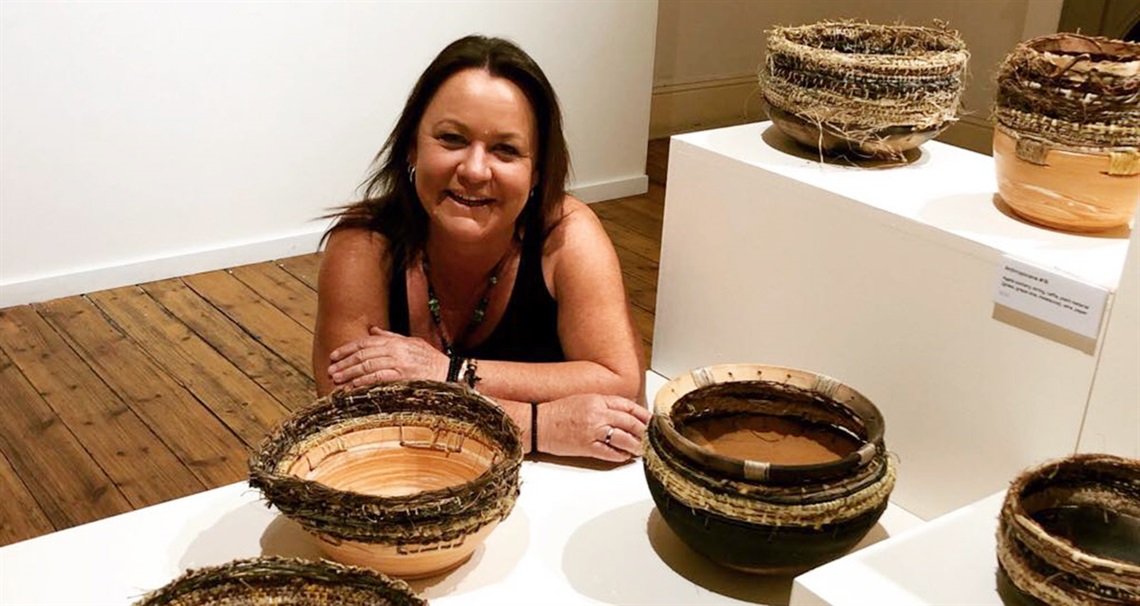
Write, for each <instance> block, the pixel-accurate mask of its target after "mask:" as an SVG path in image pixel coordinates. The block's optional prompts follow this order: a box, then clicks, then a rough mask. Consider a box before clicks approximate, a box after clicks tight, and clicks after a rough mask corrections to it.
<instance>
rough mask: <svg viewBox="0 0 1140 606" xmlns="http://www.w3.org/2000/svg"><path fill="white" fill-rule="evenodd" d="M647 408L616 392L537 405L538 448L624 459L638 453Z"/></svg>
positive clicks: (583, 395) (608, 459) (621, 460)
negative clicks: (612, 394) (610, 394)
mask: <svg viewBox="0 0 1140 606" xmlns="http://www.w3.org/2000/svg"><path fill="white" fill-rule="evenodd" d="M649 416H650V415H649V411H648V410H646V409H645V408H643V407H642V406H639V405H638V404H636V403H634V402H633V401H632V400H627V399H625V398H622V397H619V396H604V395H598V394H581V395H574V396H568V397H565V398H560V399H558V400H552V401H550V402H545V403H542V404H540V405H539V407H538V449H539V451H541V452H546V453H550V454H553V455H561V456H571V457H593V458H595V459H602V460H605V461H615V462H624V461H628V460H630V459H631V458H633V457H635V456H638V455H640V454H641V437H642V435H644V434H645V424H646V423H648V422H649Z"/></svg>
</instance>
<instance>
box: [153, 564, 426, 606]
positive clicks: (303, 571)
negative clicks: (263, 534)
mask: <svg viewBox="0 0 1140 606" xmlns="http://www.w3.org/2000/svg"><path fill="white" fill-rule="evenodd" d="M207 605H209V606H269V605H273V606H334V605H340V606H426V605H427V601H426V600H424V599H422V598H419V597H417V596H416V595H415V594H414V593H413V592H412V589H411V588H410V587H409V586H408V584H407V583H405V582H403V581H400V580H398V579H392V578H389V577H387V576H384V575H382V574H380V573H378V572H373V571H371V570H367V569H364V568H358V567H355V566H344V565H342V564H336V563H334V562H329V561H327V560H320V561H310V560H300V559H294V558H280V557H262V558H253V559H246V560H235V561H233V562H230V563H228V564H223V565H221V566H212V567H207V568H200V569H197V570H191V571H187V572H186V573H185V574H183V575H182V576H180V577H178V578H177V579H175V580H173V581H171V582H170V583H169V584H167V585H166V586H165V587H162V588H161V589H158V590H156V591H153V592H151V593H148V594H147V595H145V596H144V597H143V598H142V599H141V600H139V601H138V602H136V603H135V606H207Z"/></svg>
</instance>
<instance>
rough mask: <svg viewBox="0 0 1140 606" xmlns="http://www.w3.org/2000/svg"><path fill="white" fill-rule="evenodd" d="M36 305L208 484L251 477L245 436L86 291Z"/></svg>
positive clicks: (187, 465)
mask: <svg viewBox="0 0 1140 606" xmlns="http://www.w3.org/2000/svg"><path fill="white" fill-rule="evenodd" d="M36 311H38V312H40V315H41V316H43V317H44V319H46V320H47V321H48V322H49V323H50V324H51V325H52V326H54V327H55V328H56V330H58V331H59V332H60V333H61V334H64V335H66V338H67V340H68V341H69V343H71V344H72V346H73V347H74V348H75V349H76V351H77V352H80V353H81V354H82V355H83V358H84V360H86V361H87V363H88V365H90V366H91V368H92V369H93V370H94V371H95V373H96V374H98V376H99V378H100V379H101V380H102V381H103V383H105V384H106V385H107V386H108V387H109V388H110V389H111V390H112V391H114V392H115V393H116V394H117V395H118V396H119V398H120V399H122V401H123V402H126V403H127V406H129V407H130V408H131V410H133V411H134V412H135V414H136V415H138V417H139V419H141V420H142V421H143V422H144V423H146V425H147V427H149V428H150V429H151V431H152V432H154V434H155V436H156V437H158V439H160V440H162V442H163V443H164V444H166V446H167V447H168V448H170V450H171V451H172V452H173V453H174V454H175V456H177V457H178V459H179V460H180V461H181V462H182V464H183V465H184V466H185V467H186V469H187V470H188V471H189V472H190V473H191V474H193V475H194V476H195V477H196V478H198V480H199V481H200V482H201V483H202V485H203V486H221V485H224V484H229V483H231V482H236V481H238V480H240V479H242V478H244V477H246V475H247V474H248V465H247V463H246V461H247V460H248V455H247V452H246V449H245V447H244V445H243V444H242V443H241V440H239V439H238V438H237V436H235V435H234V434H233V432H231V431H230V430H229V428H227V427H226V426H225V425H224V424H223V423H222V422H221V421H219V420H218V418H217V417H216V416H214V414H213V413H212V412H211V411H210V409H209V408H207V407H206V406H203V405H202V403H201V402H199V401H198V400H197V399H196V398H195V397H194V395H193V394H191V393H190V392H188V391H187V390H186V389H185V388H184V387H182V386H181V385H180V384H179V383H178V382H177V381H176V380H174V379H173V378H172V377H171V376H170V375H169V374H167V373H166V372H163V370H162V368H161V367H160V366H159V365H158V364H156V363H155V362H154V360H153V359H152V358H150V357H149V356H147V355H146V353H145V352H144V351H142V350H140V349H139V348H138V346H137V345H136V344H135V343H134V342H132V341H131V340H130V339H128V338H127V336H126V335H124V334H123V333H121V332H120V331H119V330H117V329H116V328H115V327H114V326H113V325H111V323H110V322H108V321H107V319H106V317H105V316H104V315H103V314H102V313H101V312H100V311H99V309H98V308H97V307H95V306H94V305H92V304H91V302H90V301H88V300H87V299H86V298H85V297H69V298H66V299H57V300H55V301H51V302H48V303H44V304H42V305H37V306H36Z"/></svg>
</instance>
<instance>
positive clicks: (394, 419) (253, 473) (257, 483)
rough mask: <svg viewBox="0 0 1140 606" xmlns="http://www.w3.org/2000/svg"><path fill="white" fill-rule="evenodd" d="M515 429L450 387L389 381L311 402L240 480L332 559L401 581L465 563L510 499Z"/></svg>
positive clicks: (496, 411) (514, 493)
mask: <svg viewBox="0 0 1140 606" xmlns="http://www.w3.org/2000/svg"><path fill="white" fill-rule="evenodd" d="M521 462H522V446H521V444H520V439H519V431H518V428H517V427H515V425H514V423H513V422H512V421H511V420H510V418H509V417H508V416H507V415H506V414H505V413H504V412H503V411H502V409H500V408H499V407H498V406H497V405H496V404H495V403H494V402H492V401H490V400H488V399H486V398H484V397H483V396H480V395H479V394H477V393H475V392H474V391H471V390H469V389H466V388H463V387H460V386H457V385H455V384H448V383H438V382H434V381H413V382H397V383H388V384H384V385H379V386H375V387H371V388H366V389H361V390H356V391H352V392H340V393H337V394H334V395H332V396H330V397H327V398H322V399H321V400H318V401H317V402H316V403H315V404H314V405H313V406H311V407H309V408H307V409H305V410H302V411H300V412H298V413H296V414H295V415H293V416H292V417H291V418H290V419H288V420H287V421H286V422H285V423H284V424H283V425H282V426H281V427H279V428H278V429H277V430H276V431H275V432H274V434H272V435H270V436H269V437H268V438H267V439H266V441H265V442H264V443H263V444H262V445H261V447H260V450H259V452H258V453H257V454H255V455H254V457H253V459H252V461H251V462H250V484H251V485H252V486H254V487H255V488H258V489H260V490H261V491H262V493H263V495H264V496H265V499H266V500H267V501H268V502H269V503H270V504H271V505H273V506H275V507H277V508H278V509H279V510H281V512H282V513H284V514H285V515H286V516H288V517H290V518H292V519H294V520H296V521H297V522H299V523H300V524H301V526H303V527H304V528H305V529H306V530H308V531H309V532H311V533H313V534H314V535H315V536H316V537H317V539H318V542H319V546H320V549H321V550H322V551H323V553H324V554H325V555H326V556H327V557H329V558H331V559H333V560H336V561H338V562H342V563H345V564H354V565H359V566H368V567H370V568H373V569H375V570H378V571H380V572H383V573H386V574H391V575H395V576H399V577H404V578H419V577H425V576H432V575H435V574H440V573H442V572H446V571H448V570H450V569H452V568H455V567H457V566H459V565H460V564H462V563H463V562H465V561H466V560H467V559H468V558H470V557H471V554H472V553H473V552H474V551H475V549H476V548H477V547H478V546H479V545H480V544H481V543H482V542H483V540H484V539H485V538H486V537H487V535H488V534H490V533H491V531H492V530H493V529H494V528H495V526H496V525H497V524H498V523H499V521H500V520H502V519H504V518H506V517H507V515H508V514H510V512H511V509H512V508H513V507H514V503H515V499H516V498H517V497H518V492H519V488H518V487H519V480H518V474H519V466H520V465H521Z"/></svg>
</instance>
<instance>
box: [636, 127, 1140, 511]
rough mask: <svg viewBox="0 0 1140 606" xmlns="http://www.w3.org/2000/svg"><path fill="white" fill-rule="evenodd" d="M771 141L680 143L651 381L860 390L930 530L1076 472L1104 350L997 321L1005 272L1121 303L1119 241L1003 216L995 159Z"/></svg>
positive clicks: (751, 134)
mask: <svg viewBox="0 0 1140 606" xmlns="http://www.w3.org/2000/svg"><path fill="white" fill-rule="evenodd" d="M774 132H775V129H774V128H771V127H770V125H769V124H768V123H761V124H749V125H745V126H738V127H732V128H725V129H718V130H711V131H704V132H699V133H692V134H688V135H682V136H678V137H674V138H673V142H672V146H671V150H670V159H669V188H668V192H667V195H666V196H667V197H666V205H665V224H664V230H663V236H662V251H661V269H660V282H659V286H658V302H659V303H658V306H657V318H656V333H655V336H654V341H653V361H654V370H655V371H657V372H659V373H661V374H663V375H665V376H675V375H677V374H679V373H683V372H686V371H688V370H690V369H692V368H696V367H700V366H707V365H711V364H717V363H727V362H758V363H766V364H774V365H781V366H792V367H798V368H803V369H807V370H811V371H815V372H820V373H824V374H827V375H831V376H833V377H835V378H837V379H839V380H840V381H843V382H844V383H846V384H848V385H850V386H852V387H854V388H855V389H857V390H859V391H861V392H862V393H863V394H865V395H866V396H868V397H869V398H870V399H871V400H872V401H873V402H875V404H876V405H877V406H878V407H879V408H880V410H881V411H882V412H883V415H884V417H885V419H886V423H887V434H886V440H887V447H888V448H889V449H890V450H892V451H893V452H895V453H897V455H898V456H899V459H900V465H899V482H898V486H897V487H896V489H895V493H894V496H893V498H892V500H893V501H894V502H895V503H898V504H899V505H901V506H902V507H904V508H906V509H907V510H909V511H911V512H913V513H915V514H917V515H919V516H920V517H923V518H926V519H930V518H933V517H935V516H938V515H940V514H943V513H945V512H948V511H951V510H953V509H956V508H958V507H961V506H963V505H965V504H967V503H970V502H972V501H975V500H977V499H979V498H981V497H983V496H985V495H987V494H990V493H993V492H994V491H997V490H1000V489H1002V488H1004V487H1005V485H1006V483H1007V482H1008V481H1009V480H1010V479H1011V478H1013V477H1014V476H1015V475H1016V474H1017V472H1019V471H1020V470H1022V469H1023V468H1026V467H1028V466H1030V465H1032V464H1035V463H1038V462H1040V461H1042V460H1044V459H1048V458H1052V457H1057V456H1063V455H1066V454H1069V453H1072V452H1073V451H1074V449H1075V448H1076V447H1077V443H1078V436H1079V432H1080V427H1081V422H1082V419H1083V417H1084V415H1085V411H1086V407H1087V404H1088V400H1089V393H1090V386H1091V384H1092V381H1093V375H1094V372H1095V370H1096V363H1097V357H1096V355H1094V354H1095V350H1092V351H1093V352H1094V354H1090V353H1086V352H1085V351H1082V350H1080V349H1078V348H1075V347H1073V346H1070V345H1068V344H1065V343H1063V342H1060V341H1058V340H1055V339H1053V338H1049V337H1048V336H1041V334H1039V333H1037V332H1030V331H1029V330H1026V329H1024V328H1021V327H1016V326H1013V325H1011V324H1009V323H1006V322H1004V321H1001V320H998V319H995V311H998V310H997V308H996V307H995V305H994V293H995V284H996V280H997V276H998V272H999V269H1000V266H1001V263H1002V261H1003V259H1004V258H1005V256H1006V255H1008V256H1010V257H1014V258H1017V259H1020V260H1023V261H1026V262H1028V263H1031V264H1033V265H1037V266H1040V267H1044V268H1048V269H1050V270H1053V271H1057V272H1061V273H1065V274H1068V275H1071V276H1074V277H1076V278H1078V279H1080V280H1082V281H1085V282H1088V283H1092V284H1096V285H1100V286H1103V287H1106V288H1108V289H1114V288H1115V287H1116V285H1117V283H1118V282H1119V279H1120V275H1121V269H1122V266H1123V264H1124V259H1125V255H1126V252H1127V249H1128V245H1129V241H1128V239H1127V234H1125V235H1124V236H1121V235H1120V234H1114V235H1110V236H1104V237H1090V236H1078V235H1070V234H1064V233H1060V232H1055V231H1051V230H1047V229H1043V228H1040V227H1036V226H1034V225H1030V224H1027V223H1024V222H1022V221H1020V220H1018V219H1016V218H1013V217H1011V216H1008V215H1007V214H1005V213H1003V211H1002V210H1001V208H1000V206H999V205H998V204H996V203H995V200H994V192H995V191H996V187H995V183H994V174H993V163H992V160H991V159H990V158H989V157H987V156H983V155H980V154H976V153H973V152H969V151H965V150H961V149H958V148H954V147H950V146H947V145H942V144H939V143H933V142H932V143H927V144H926V145H924V146H923V147H922V152H921V157H920V158H919V159H918V160H917V161H916V162H913V163H911V164H909V165H906V166H902V167H896V168H890V169H866V168H854V167H849V166H837V165H830V164H820V163H819V161H818V159H817V158H815V157H813V156H812V155H811V154H803V153H802V152H797V151H796V150H795V148H789V149H788V150H787V151H784V150H781V149H777V147H778V144H779V139H780V138H781V137H777V136H773V134H774ZM771 143H775V144H777V145H776V146H774V145H772V144H771ZM1130 330H1133V331H1135V328H1132V329H1130ZM1123 338H1124V339H1128V338H1132V339H1140V335H1135V334H1133V335H1124V336H1123Z"/></svg>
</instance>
